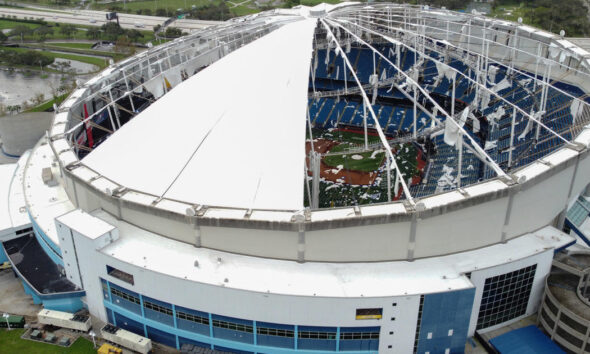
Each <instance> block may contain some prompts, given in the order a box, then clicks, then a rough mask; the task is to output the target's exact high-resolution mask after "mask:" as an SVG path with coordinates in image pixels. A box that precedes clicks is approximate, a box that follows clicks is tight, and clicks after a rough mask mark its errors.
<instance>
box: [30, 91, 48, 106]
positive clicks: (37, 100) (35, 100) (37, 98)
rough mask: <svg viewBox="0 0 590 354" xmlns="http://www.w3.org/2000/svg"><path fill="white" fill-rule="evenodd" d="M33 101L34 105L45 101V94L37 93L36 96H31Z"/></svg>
mask: <svg viewBox="0 0 590 354" xmlns="http://www.w3.org/2000/svg"><path fill="white" fill-rule="evenodd" d="M31 102H32V103H33V105H34V106H38V105H40V104H41V103H43V102H45V95H44V94H42V93H35V96H33V98H31Z"/></svg>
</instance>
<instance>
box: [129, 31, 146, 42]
mask: <svg viewBox="0 0 590 354" xmlns="http://www.w3.org/2000/svg"><path fill="white" fill-rule="evenodd" d="M127 38H129V40H130V41H131V42H137V40H138V39H139V38H143V33H141V32H139V31H138V30H136V29H130V30H127Z"/></svg>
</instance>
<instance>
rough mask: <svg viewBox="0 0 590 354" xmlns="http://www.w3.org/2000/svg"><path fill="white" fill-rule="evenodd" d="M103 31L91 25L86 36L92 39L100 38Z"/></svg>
mask: <svg viewBox="0 0 590 354" xmlns="http://www.w3.org/2000/svg"><path fill="white" fill-rule="evenodd" d="M100 34H101V31H100V29H98V28H97V27H90V28H89V29H88V31H86V37H88V38H90V39H99V38H100Z"/></svg>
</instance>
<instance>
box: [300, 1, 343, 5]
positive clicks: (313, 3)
mask: <svg viewBox="0 0 590 354" xmlns="http://www.w3.org/2000/svg"><path fill="white" fill-rule="evenodd" d="M323 2H325V3H327V4H338V3H339V2H340V0H301V5H305V6H316V5H318V4H321V3H323Z"/></svg>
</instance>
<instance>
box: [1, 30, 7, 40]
mask: <svg viewBox="0 0 590 354" xmlns="http://www.w3.org/2000/svg"><path fill="white" fill-rule="evenodd" d="M7 39H8V37H6V35H5V34H4V32H2V31H0V43H4V42H6V40H7Z"/></svg>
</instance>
